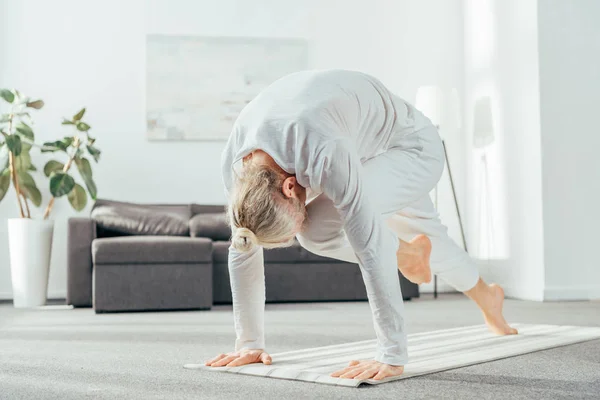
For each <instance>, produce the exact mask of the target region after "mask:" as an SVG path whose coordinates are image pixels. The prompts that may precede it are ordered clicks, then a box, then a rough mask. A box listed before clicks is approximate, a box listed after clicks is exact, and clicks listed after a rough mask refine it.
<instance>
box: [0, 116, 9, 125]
mask: <svg viewBox="0 0 600 400" xmlns="http://www.w3.org/2000/svg"><path fill="white" fill-rule="evenodd" d="M9 121H10V115H9V114H2V115H0V124H5V123H7V122H9Z"/></svg>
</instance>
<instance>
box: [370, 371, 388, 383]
mask: <svg viewBox="0 0 600 400" xmlns="http://www.w3.org/2000/svg"><path fill="white" fill-rule="evenodd" d="M387 377H388V374H387V373H386V372H385V371H384V370H379V372H378V373H377V374H375V376H374V377H373V379H375V380H377V381H378V380H380V379H383V378H387Z"/></svg>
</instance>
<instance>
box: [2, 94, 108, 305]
mask: <svg viewBox="0 0 600 400" xmlns="http://www.w3.org/2000/svg"><path fill="white" fill-rule="evenodd" d="M0 97H1V98H2V99H3V100H4V101H6V102H7V103H9V106H10V107H9V111H8V113H5V114H2V115H1V116H0V133H1V136H0V201H2V199H3V198H4V197H5V196H6V195H7V193H8V192H9V190H10V187H11V186H12V187H13V189H14V193H15V197H16V200H17V206H18V209H19V215H20V218H12V219H9V220H8V235H9V251H10V264H11V277H12V286H13V303H14V306H15V307H35V306H40V305H43V304H45V302H46V296H47V290H48V274H49V269H50V257H51V250H52V237H53V232H54V221H53V220H50V219H48V217H49V215H50V212H51V210H52V207H53V205H54V201H55V198H57V197H62V196H65V195H66V196H68V198H69V202H70V203H71V205H72V206H73V208H74V209H76V210H78V211H80V210H82V209H83V208H84V207H85V205H86V203H87V194H86V191H85V189H83V187H82V186H81V185H78V184H76V183H75V180H74V179H73V177H72V176H71V175H69V171H70V169H71V166H72V165H73V163H75V164H76V165H77V167H78V169H79V171H80V174H81V176H82V178H83V181H84V183H85V185H86V187H87V188H88V191H89V193H90V196H91V197H92V198H94V199H95V198H96V186H95V184H94V181H93V179H92V171H91V167H90V163H89V161H88V160H87V159H86V158H85V155H86V154H89V155H90V156H92V157H93V158H94V160H96V161H97V160H98V157H99V156H100V151H99V150H98V149H96V148H95V147H94V146H93V143H94V139H93V138H91V137H90V136H89V129H90V126H89V125H88V124H87V123H85V122H83V121H82V120H81V119H82V117H83V115H84V113H85V109H83V110H81V111H80V112H78V113H77V114H76V115H75V116H74V117H73V118H72V119H71V120H66V119H65V121H63V124H64V125H73V126H74V127H75V128H76V133H75V134H74V135H73V136H70V137H65V138H64V139H62V140H57V141H55V142H49V143H45V144H44V145H43V146H38V145H36V144H35V142H34V140H35V136H34V132H33V129H32V127H31V125H32V124H31V117H30V114H29V111H30V110H31V109H37V110H39V109H41V108H42V107H43V106H44V102H43V101H42V100H36V101H31V100H30V99H28V98H26V97H24V96H22V95H21V94H20V93H19V92H18V91H17V90H12V91H11V90H6V89H1V90H0ZM27 122H29V124H28V123H27ZM33 147H41V150H42V152H55V151H60V152H64V153H65V154H66V158H67V161H66V163H65V164H63V163H61V162H59V161H56V160H51V161H48V163H46V166H45V167H44V174H45V175H46V176H47V177H48V178H50V193H51V195H52V197H51V199H50V200H49V202H48V205H47V207H45V211H44V214H43V218H41V219H36V218H32V214H31V208H32V207H31V206H30V202H31V205H33V206H36V207H39V206H40V205H41V204H42V194H41V192H40V191H39V189H38V187H37V185H36V182H35V180H34V178H33V176H32V175H31V172H35V171H37V168H36V167H35V166H34V165H33V163H32V160H31V149H32V148H33Z"/></svg>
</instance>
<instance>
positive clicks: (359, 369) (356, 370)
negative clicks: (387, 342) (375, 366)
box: [340, 366, 369, 379]
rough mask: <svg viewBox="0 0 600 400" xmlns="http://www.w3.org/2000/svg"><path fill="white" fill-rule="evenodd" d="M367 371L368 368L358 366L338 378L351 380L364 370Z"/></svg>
mask: <svg viewBox="0 0 600 400" xmlns="http://www.w3.org/2000/svg"><path fill="white" fill-rule="evenodd" d="M367 369H369V367H367V366H358V367H353V368H352V369H351V370H350V371H347V372H345V373H343V374H342V376H340V378H349V379H352V378H354V377H355V376H357V375H359V374H361V373H363V372H365V370H367Z"/></svg>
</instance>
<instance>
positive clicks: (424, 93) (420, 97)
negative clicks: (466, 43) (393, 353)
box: [415, 86, 468, 298]
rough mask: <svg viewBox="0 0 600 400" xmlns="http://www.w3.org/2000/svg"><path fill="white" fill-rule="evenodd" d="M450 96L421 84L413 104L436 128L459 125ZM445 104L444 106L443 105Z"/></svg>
mask: <svg viewBox="0 0 600 400" xmlns="http://www.w3.org/2000/svg"><path fill="white" fill-rule="evenodd" d="M451 93H452V94H451V96H450V98H449V99H448V101H446V96H445V94H444V91H443V90H442V88H440V87H439V86H421V87H420V88H419V89H418V90H417V98H416V102H415V106H416V107H417V109H419V110H420V111H421V112H422V113H423V114H425V115H426V116H427V117H428V118H429V119H430V120H431V122H433V124H434V125H435V126H436V127H437V128H438V130H440V129H441V124H442V121H443V120H446V121H451V120H454V124H455V125H457V126H459V121H460V118H459V112H458V94H457V92H456V90H452V92H451ZM445 106H446V107H445ZM442 145H443V146H444V155H445V156H446V157H445V158H446V167H447V168H448V177H449V178H450V186H451V188H452V196H453V198H454V205H455V207H456V215H457V216H458V223H459V225H460V233H461V237H462V242H463V246H464V249H465V251H468V250H467V241H466V238H465V231H464V227H463V222H462V217H461V215H460V209H459V207H458V198H457V197H456V188H455V186H454V178H453V177H452V169H451V168H450V160H449V158H448V151H447V149H446V141H445V140H444V138H443V136H442ZM434 204H435V209H436V210H437V209H438V185H436V186H435V198H434ZM433 297H434V298H437V275H434V277H433Z"/></svg>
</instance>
